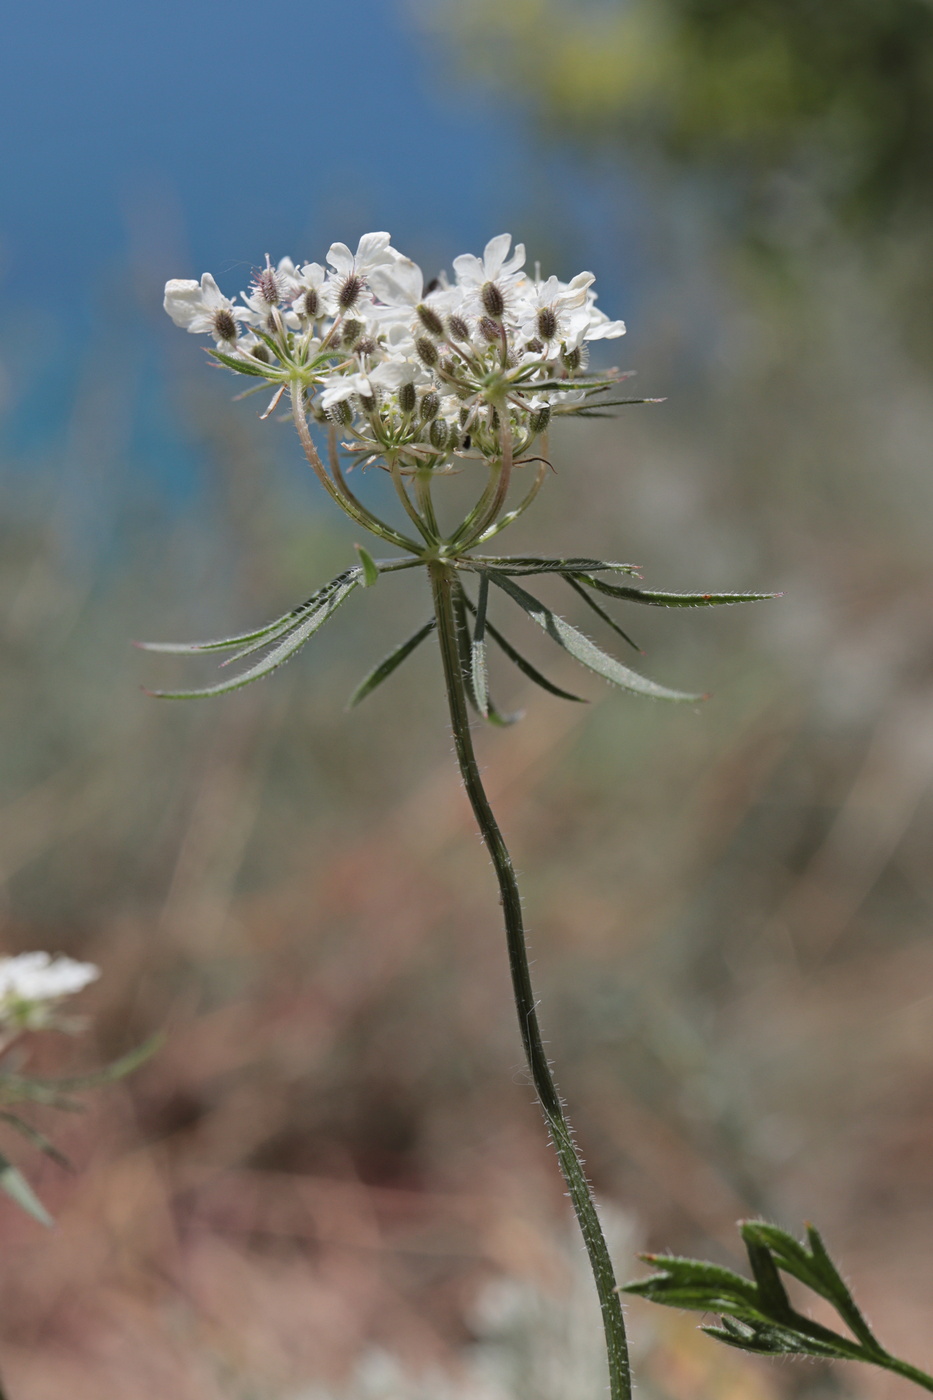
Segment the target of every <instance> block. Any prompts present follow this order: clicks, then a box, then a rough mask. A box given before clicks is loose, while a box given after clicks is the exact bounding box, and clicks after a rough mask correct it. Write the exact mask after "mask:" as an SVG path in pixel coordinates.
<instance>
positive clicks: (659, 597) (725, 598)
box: [576, 572, 783, 608]
mask: <svg viewBox="0 0 933 1400" xmlns="http://www.w3.org/2000/svg"><path fill="white" fill-rule="evenodd" d="M576 577H577V578H578V579H579V581H580V583H585V584H586V586H587V587H588V588H595V589H596V591H597V592H598V593H606V594H607V595H608V596H609V597H610V598H623V599H625V600H626V601H627V602H629V603H646V604H647V605H648V606H649V607H652V608H710V607H716V606H718V605H722V604H725V603H763V602H765V601H767V600H768V599H770V598H780V597H782V596H783V595H782V594H781V593H658V592H653V591H651V590H649V589H647V588H630V587H629V586H628V585H626V584H618V583H605V582H604V581H603V579H599V578H593V577H591V574H590V573H589V572H587V573H582V572H581V573H577V574H576Z"/></svg>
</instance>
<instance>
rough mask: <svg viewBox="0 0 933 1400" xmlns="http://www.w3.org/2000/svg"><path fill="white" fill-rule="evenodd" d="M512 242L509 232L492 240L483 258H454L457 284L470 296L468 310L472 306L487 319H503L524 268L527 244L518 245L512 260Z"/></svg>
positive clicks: (472, 256)
mask: <svg viewBox="0 0 933 1400" xmlns="http://www.w3.org/2000/svg"><path fill="white" fill-rule="evenodd" d="M511 243H512V235H511V234H510V233H500V234H497V235H496V237H495V238H490V240H489V242H488V243H487V244H486V247H485V248H484V249H483V256H482V258H477V257H476V256H475V255H474V254H473V253H461V254H460V256H459V257H458V258H454V262H453V267H454V272H455V273H456V274H457V284H458V286H460V287H462V288H463V289H464V290H465V291H466V292H467V294H468V302H467V303H466V305H465V307H464V309H465V310H466V309H467V307H468V306H473V307H475V308H476V309H478V310H480V311H482V312H485V313H486V315H487V316H493V317H499V316H502V314H503V313H504V311H505V310H506V308H507V306H508V302H509V295H510V293H511V291H512V290H513V288H514V286H515V284H516V282H517V281H518V280H519V278H520V277H521V275H522V274H521V269H522V268H523V267H524V265H525V245H524V243H516V245H515V251H514V252H513V254H512V256H511V257H509V256H508V253H509V247H510V246H511Z"/></svg>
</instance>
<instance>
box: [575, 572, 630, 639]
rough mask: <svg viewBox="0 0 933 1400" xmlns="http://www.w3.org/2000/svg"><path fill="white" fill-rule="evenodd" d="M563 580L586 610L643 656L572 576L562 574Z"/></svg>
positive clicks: (614, 621) (628, 637)
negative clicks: (578, 596) (577, 595)
mask: <svg viewBox="0 0 933 1400" xmlns="http://www.w3.org/2000/svg"><path fill="white" fill-rule="evenodd" d="M563 578H564V582H565V583H569V584H570V587H571V588H572V589H573V591H574V592H575V593H579V595H580V597H581V598H582V599H583V601H584V603H585V604H586V606H587V607H588V608H592V610H593V612H594V613H595V614H596V616H597V617H601V618H602V620H603V622H605V623H608V625H609V626H610V627H611V628H612V630H613V632H617V633H618V634H619V636H620V637H621V638H622V640H623V642H628V644H629V646H630V647H631V648H632V650H633V651H637V652H638V654H639V656H643V655H644V653H643V651H642V649H641V647H640V646H639V645H638V643H637V642H633V641H632V638H631V637H630V636H629V634H628V633H627V632H624V631H623V630H622V628H621V627H620V626H619V624H618V623H617V622H616V620H615V618H614V617H610V615H609V613H607V612H606V609H605V608H601V607H600V606H599V604H598V603H597V601H596V599H595V598H591V597H590V595H589V593H587V591H586V589H585V588H584V587H583V585H582V584H579V583H577V580H576V579H575V578H574V576H573V574H564V575H563Z"/></svg>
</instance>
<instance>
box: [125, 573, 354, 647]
mask: <svg viewBox="0 0 933 1400" xmlns="http://www.w3.org/2000/svg"><path fill="white" fill-rule="evenodd" d="M342 577H343V575H342V574H341V575H338V579H339V578H342ZM338 579H331V581H330V583H325V584H324V586H323V587H322V588H319V589H318V590H317V592H315V593H312V594H311V597H310V598H308V599H307V600H306V601H305V602H304V603H299V604H298V606H297V607H294V608H290V609H289V611H288V612H287V613H283V614H282V616H281V617H276V618H273V620H272V621H271V622H267V623H266V624H265V625H264V626H263V627H256V628H254V630H253V631H252V632H243V633H241V634H240V635H239V636H236V637H218V638H216V639H215V640H213V641H208V642H134V643H133V645H134V646H135V647H139V649H140V651H162V652H168V653H169V654H170V655H172V656H187V655H189V654H193V653H196V652H202V651H229V650H230V649H231V647H238V646H244V647H246V648H247V651H243V652H241V653H240V654H241V655H242V656H245V655H247V653H248V650H255V649H256V648H253V647H251V646H250V643H252V642H256V643H258V645H259V646H260V647H261V646H263V645H264V642H263V638H265V639H266V640H267V641H272V640H274V638H275V637H276V636H278V634H279V633H280V632H283V631H286V630H287V629H288V628H289V627H291V626H292V625H293V624H294V623H296V622H299V621H300V620H301V618H303V617H304V616H305V614H306V613H307V612H308V611H309V610H310V609H311V608H314V607H316V606H317V604H318V603H319V602H320V601H321V599H322V598H323V597H325V596H326V595H327V593H328V591H329V590H330V589H332V588H333V587H334V585H335V584H336V583H337V582H338Z"/></svg>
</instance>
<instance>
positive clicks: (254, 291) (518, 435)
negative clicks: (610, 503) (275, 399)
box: [165, 233, 625, 472]
mask: <svg viewBox="0 0 933 1400" xmlns="http://www.w3.org/2000/svg"><path fill="white" fill-rule="evenodd" d="M511 242H512V240H511V238H510V236H509V235H508V234H506V233H504V234H500V235H499V236H498V237H497V238H493V239H491V240H490V242H489V243H487V245H486V249H485V252H484V254H483V256H482V258H477V257H474V256H473V255H472V254H469V253H465V254H463V256H461V257H458V258H455V259H454V264H453V269H454V280H453V281H449V280H448V279H447V277H446V276H441V277H439V278H435V279H434V280H433V281H432V282H430V283H428V284H425V279H424V275H423V273H422V271H421V269H420V268H419V267H418V266H417V265H416V264H415V263H414V262H412V261H411V259H410V258H406V257H404V256H403V255H402V254H401V253H399V252H398V251H397V250H396V249H395V248H393V247H392V244H391V242H390V239H389V234H387V233H367V234H365V235H364V236H363V237H362V238H361V239H360V242H359V246H358V248H357V250H356V253H355V254H353V253H351V251H350V249H349V248H348V247H347V246H346V244H345V243H334V244H332V245H331V248H330V250H329V252H328V254H327V266H326V267H324V266H323V265H322V264H321V263H315V262H312V263H305V264H303V265H302V266H300V267H298V266H296V265H295V263H294V262H293V261H292V260H291V258H282V259H281V260H280V261H279V262H278V264H277V265H276V266H275V267H273V266H272V265H271V263H270V262H269V260H268V259H267V262H266V266H265V267H264V268H261V269H259V270H258V271H257V272H256V274H255V276H254V278H253V281H252V285H251V287H250V289H249V291H246V292H242V293H241V294H240V299H239V301H234V300H230V299H229V298H227V297H225V296H224V295H223V294H222V293H221V292H220V290H219V288H218V286H217V284H216V282H215V281H214V278H213V277H212V276H211V275H210V273H205V274H204V276H203V277H202V278H201V281H200V282H199V283H198V282H195V281H187V280H175V281H171V282H169V283H168V284H167V286H166V288H165V309H166V311H167V312H168V313H169V315H170V316H171V318H172V320H173V321H174V322H175V324H176V325H178V326H182V327H184V328H185V329H186V330H189V331H192V332H194V333H199V332H200V333H206V334H208V335H211V336H213V338H214V341H215V344H216V347H217V348H216V351H215V354H216V357H217V359H218V360H219V361H221V363H223V364H225V365H227V366H228V367H229V368H230V369H235V370H237V371H239V372H240V373H241V374H249V375H253V376H256V377H257V378H261V379H264V380H266V381H267V382H268V383H269V384H272V385H275V386H276V394H277V396H280V395H281V393H282V392H283V390H284V388H285V387H286V386H287V385H289V384H291V383H293V382H294V381H295V380H296V379H297V380H298V382H299V383H300V384H301V386H302V388H303V390H304V394H305V401H306V406H307V408H308V411H309V413H310V414H311V416H312V417H313V418H315V419H316V420H317V421H318V422H321V423H334V424H336V425H338V426H339V427H340V428H341V429H342V430H343V431H344V432H345V433H346V434H347V436H348V438H349V443H348V450H349V451H350V452H351V453H352V454H353V455H354V456H355V457H356V458H358V459H362V460H363V461H377V460H378V461H381V460H382V459H384V458H386V457H389V458H391V459H392V460H393V461H394V462H396V463H397V464H398V465H399V467H400V468H401V470H402V471H405V472H411V471H415V470H418V469H419V468H424V467H430V469H431V470H432V471H443V470H450V468H451V467H452V466H453V465H454V464H456V463H459V462H462V461H463V460H464V459H470V458H472V459H473V460H487V459H488V458H489V456H490V455H496V454H497V453H498V452H499V451H500V448H501V447H502V445H503V443H504V441H505V440H508V441H509V443H510V447H511V451H512V455H513V461H514V460H515V459H517V458H520V457H521V456H522V455H523V454H525V453H527V451H528V450H529V448H530V447H531V446H532V444H533V442H534V441H535V439H536V438H537V437H538V436H539V434H541V433H542V432H543V431H544V430H545V428H546V427H547V425H548V422H549V420H550V417H551V415H552V413H555V412H557V413H560V412H566V411H568V410H571V411H572V410H573V409H575V408H577V407H579V406H581V405H582V404H584V403H586V400H587V396H588V395H590V394H593V393H594V392H598V391H602V390H603V389H604V388H607V387H609V386H610V385H611V384H612V383H614V382H615V377H614V376H608V377H603V378H602V379H597V380H592V379H588V378H587V376H586V361H587V351H586V347H587V344H588V343H589V342H590V341H594V340H606V339H609V338H611V337H615V336H620V335H622V334H623V333H624V331H625V326H624V325H623V323H622V322H621V321H610V320H609V318H608V317H607V316H605V315H604V314H603V312H601V311H599V310H598V309H597V307H596V305H595V302H596V295H595V293H594V291H593V289H592V284H593V281H594V280H595V279H594V277H593V274H592V273H590V272H581V273H579V274H578V275H577V276H576V277H574V278H573V279H572V281H570V282H561V281H559V280H558V278H556V277H549V278H547V279H546V280H543V279H542V278H541V277H540V275H536V276H534V277H532V276H530V275H529V274H528V273H527V272H525V271H524V263H525V250H524V247H523V246H522V245H521V244H518V245H517V246H516V247H515V249H514V251H512V252H511V253H510V248H511Z"/></svg>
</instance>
